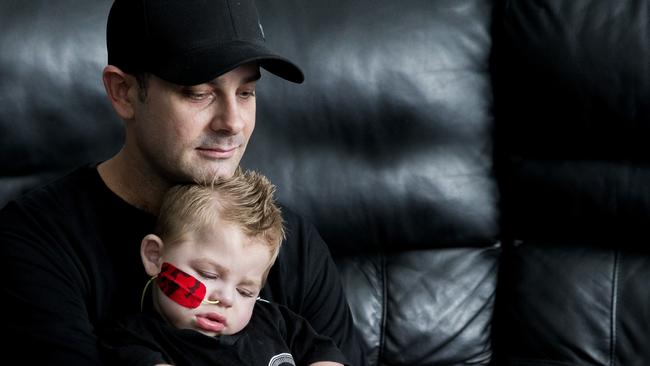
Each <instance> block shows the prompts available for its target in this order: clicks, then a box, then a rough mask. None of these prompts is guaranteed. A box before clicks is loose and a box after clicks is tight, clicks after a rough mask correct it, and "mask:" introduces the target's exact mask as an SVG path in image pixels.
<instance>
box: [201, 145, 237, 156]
mask: <svg viewBox="0 0 650 366" xmlns="http://www.w3.org/2000/svg"><path fill="white" fill-rule="evenodd" d="M238 147H239V146H226V147H209V146H204V147H198V148H196V150H197V151H198V152H199V153H200V154H201V155H203V156H205V157H208V158H212V159H228V158H230V157H232V156H233V155H234V154H235V151H236V150H237V148H238Z"/></svg>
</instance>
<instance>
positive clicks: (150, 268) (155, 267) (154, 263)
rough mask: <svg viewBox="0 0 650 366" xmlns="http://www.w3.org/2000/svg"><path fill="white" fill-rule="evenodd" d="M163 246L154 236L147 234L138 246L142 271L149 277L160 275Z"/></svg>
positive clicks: (158, 238)
mask: <svg viewBox="0 0 650 366" xmlns="http://www.w3.org/2000/svg"><path fill="white" fill-rule="evenodd" d="M164 246H165V244H164V243H163V241H162V239H160V237H158V236H157V235H154V234H149V235H147V236H145V237H144V239H142V244H141V245H140V256H141V257H142V265H143V266H144V271H145V272H147V274H148V275H149V276H155V275H157V274H158V273H160V267H161V266H162V263H163V262H162V261H163V259H162V252H163V247H164Z"/></svg>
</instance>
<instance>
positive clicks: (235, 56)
mask: <svg viewBox="0 0 650 366" xmlns="http://www.w3.org/2000/svg"><path fill="white" fill-rule="evenodd" d="M151 56H152V60H150V65H152V67H151V69H150V71H151V73H153V74H154V75H156V76H158V77H160V78H161V79H163V80H167V81H169V82H171V83H174V84H178V85H197V84H202V83H205V82H208V81H210V80H213V79H215V78H217V77H219V76H220V75H223V74H225V73H227V72H228V71H231V70H233V69H235V68H237V67H238V66H240V65H243V64H246V63H250V62H258V63H259V65H260V66H261V67H262V68H264V69H265V70H267V71H268V72H270V73H272V74H274V75H276V76H279V77H281V78H283V79H285V80H288V81H291V82H294V83H302V82H303V81H304V80H305V77H304V74H303V73H302V70H300V68H299V67H298V66H296V65H295V64H294V63H293V62H291V61H289V60H288V59H286V58H284V57H281V56H279V55H276V54H274V53H273V52H271V51H270V50H269V49H267V48H266V47H264V46H262V45H260V44H257V43H252V42H245V41H233V42H228V43H226V44H220V45H216V46H212V47H204V48H202V49H197V50H195V51H193V52H191V53H189V54H185V55H183V56H182V57H172V58H170V57H169V55H151Z"/></svg>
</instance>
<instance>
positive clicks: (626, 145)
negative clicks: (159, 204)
mask: <svg viewBox="0 0 650 366" xmlns="http://www.w3.org/2000/svg"><path fill="white" fill-rule="evenodd" d="M109 6H110V1H109V0H93V1H91V0H83V1H78V0H49V1H45V0H29V1H24V0H2V1H0V174H1V177H0V206H2V205H4V204H5V203H6V202H7V201H8V200H10V199H11V198H12V197H15V196H16V195H18V194H21V193H22V192H25V191H27V190H29V189H31V188H33V187H35V186H38V185H40V184H43V183H44V182H46V181H49V180H50V179H52V178H54V177H56V176H59V175H61V174H64V173H65V172H67V171H70V170H71V169H73V168H74V167H76V166H77V165H80V164H83V163H85V162H88V161H95V160H101V159H104V158H106V157H108V156H110V154H112V153H113V152H115V151H116V149H118V148H119V146H120V143H121V139H122V123H121V121H120V120H118V119H117V117H116V116H115V115H114V113H113V112H112V109H111V107H110V106H109V103H108V102H107V100H106V97H105V95H104V91H103V87H102V84H101V79H100V73H101V69H102V67H103V66H104V65H105V63H106V51H105V43H104V30H105V18H106V15H107V11H108V8H109ZM258 7H259V11H260V15H261V20H262V24H263V25H264V28H265V31H266V35H267V42H268V43H269V44H271V45H272V46H273V47H276V48H278V49H281V50H283V51H284V53H286V54H288V55H289V57H291V58H292V59H294V60H295V61H296V62H297V63H299V64H300V65H301V66H302V67H303V68H304V71H305V73H306V78H307V81H306V82H305V83H304V84H303V85H300V86H296V85H292V84H290V83H286V82H283V81H281V80H279V79H277V78H275V77H273V76H272V75H270V74H264V76H263V81H262V82H261V84H260V86H259V91H258V122H257V128H256V132H255V134H254V136H253V142H252V144H251V146H250V147H249V151H248V152H247V155H246V157H245V160H244V162H243V164H244V165H245V166H246V167H248V168H254V169H259V170H261V171H262V172H264V173H265V174H267V175H268V176H270V177H271V179H272V180H273V181H274V182H275V183H276V184H277V185H278V187H279V196H280V198H281V200H282V201H283V202H284V203H285V204H286V205H287V206H289V207H292V208H293V209H295V210H296V211H298V212H300V213H302V214H303V215H304V216H306V217H308V218H309V219H310V220H311V221H312V222H314V223H315V224H316V226H317V227H318V229H319V230H320V232H321V234H322V235H323V237H324V238H325V239H326V241H327V243H328V244H329V246H330V248H331V251H332V253H333V255H334V256H335V259H336V261H337V264H338V265H339V267H340V270H341V273H342V276H343V280H344V286H345V288H346V291H347V294H348V296H349V301H350V303H351V306H352V310H353V313H354V317H355V321H356V323H357V326H358V328H359V329H360V331H361V334H362V337H363V339H364V341H365V343H366V344H367V346H368V351H367V354H368V359H369V361H370V364H372V365H475V364H489V363H491V364H493V365H506V364H517V365H528V366H532V365H536V366H539V365H555V366H558V365H598V366H619V365H620V366H628V365H630V366H631V365H639V366H642V365H650V256H649V250H648V248H649V247H650V246H649V245H650V231H649V230H648V227H650V225H649V223H650V148H649V147H648V146H650V144H649V143H648V140H650V1H649V0H511V1H505V0H495V1H489V0H405V1H394V0H374V1H371V0H354V1H350V0H300V1H298V0H294V1H292V0H274V1H270V0H258Z"/></svg>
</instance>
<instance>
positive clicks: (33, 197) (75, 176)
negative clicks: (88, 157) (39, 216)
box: [3, 165, 100, 211]
mask: <svg viewBox="0 0 650 366" xmlns="http://www.w3.org/2000/svg"><path fill="white" fill-rule="evenodd" d="M99 179H100V178H99V175H98V173H97V170H96V168H95V167H94V166H91V165H85V166H82V167H79V168H76V169H74V170H73V171H71V172H69V173H67V174H65V175H63V176H59V177H57V178H55V179H54V180H52V181H50V182H48V183H46V184H43V185H41V186H39V187H37V188H34V189H32V190H30V191H28V192H27V193H25V194H23V195H21V196H20V197H17V198H16V199H14V200H12V201H10V202H9V203H8V204H7V206H6V210H12V207H14V208H18V207H20V208H22V209H27V210H29V209H44V208H48V207H49V208H55V207H60V206H61V205H62V204H64V203H65V202H74V201H75V200H73V199H72V197H75V196H79V195H84V194H86V193H87V192H88V190H89V188H90V187H91V186H96V185H97V180H99ZM3 211H5V210H4V209H3Z"/></svg>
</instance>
